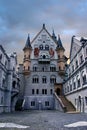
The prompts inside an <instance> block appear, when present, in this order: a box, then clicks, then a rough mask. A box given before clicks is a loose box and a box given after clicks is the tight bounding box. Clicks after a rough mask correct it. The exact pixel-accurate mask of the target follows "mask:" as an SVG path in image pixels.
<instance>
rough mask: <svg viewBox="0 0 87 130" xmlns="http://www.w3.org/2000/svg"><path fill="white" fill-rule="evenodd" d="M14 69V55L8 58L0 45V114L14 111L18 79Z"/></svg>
mask: <svg viewBox="0 0 87 130" xmlns="http://www.w3.org/2000/svg"><path fill="white" fill-rule="evenodd" d="M16 67H17V55H16V53H15V52H14V53H13V54H11V55H10V56H8V55H7V53H6V52H5V50H4V48H3V47H2V46H1V45H0V113H1V112H10V111H14V110H15V104H16V101H17V99H18V93H19V78H18V75H17V72H16Z"/></svg>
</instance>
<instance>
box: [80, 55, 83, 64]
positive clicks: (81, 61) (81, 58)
mask: <svg viewBox="0 0 87 130" xmlns="http://www.w3.org/2000/svg"><path fill="white" fill-rule="evenodd" d="M82 63H83V55H81V56H80V64H82Z"/></svg>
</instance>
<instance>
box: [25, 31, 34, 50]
mask: <svg viewBox="0 0 87 130" xmlns="http://www.w3.org/2000/svg"><path fill="white" fill-rule="evenodd" d="M27 48H32V47H31V43H30V36H29V34H28V37H27V41H26V44H25V47H24V49H27ZM24 49H23V50H24Z"/></svg>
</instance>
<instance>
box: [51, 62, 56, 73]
mask: <svg viewBox="0 0 87 130" xmlns="http://www.w3.org/2000/svg"><path fill="white" fill-rule="evenodd" d="M50 71H51V72H54V71H56V66H55V65H54V64H53V65H51V66H50Z"/></svg>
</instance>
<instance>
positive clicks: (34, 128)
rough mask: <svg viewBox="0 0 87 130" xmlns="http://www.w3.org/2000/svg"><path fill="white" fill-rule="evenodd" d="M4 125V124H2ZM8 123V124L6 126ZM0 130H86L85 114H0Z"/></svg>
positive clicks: (25, 112)
mask: <svg viewBox="0 0 87 130" xmlns="http://www.w3.org/2000/svg"><path fill="white" fill-rule="evenodd" d="M4 123H5V124H4ZM7 123H8V124H7ZM73 123H74V124H73ZM0 129H1V130H20V129H21V130H87V114H86V113H73V114H71V113H62V112H58V111H51V110H48V111H35V110H34V111H33V110H32V111H21V112H13V113H2V114H0Z"/></svg>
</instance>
